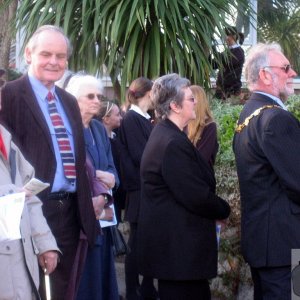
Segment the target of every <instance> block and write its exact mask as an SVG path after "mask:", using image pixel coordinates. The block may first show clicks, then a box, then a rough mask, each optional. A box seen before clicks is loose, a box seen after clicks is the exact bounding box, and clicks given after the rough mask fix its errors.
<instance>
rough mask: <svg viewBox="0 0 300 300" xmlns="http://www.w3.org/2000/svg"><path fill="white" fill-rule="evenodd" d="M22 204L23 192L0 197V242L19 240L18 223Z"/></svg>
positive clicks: (23, 199) (23, 200)
mask: <svg viewBox="0 0 300 300" xmlns="http://www.w3.org/2000/svg"><path fill="white" fill-rule="evenodd" d="M24 202H25V193H24V192H22V193H15V194H8V195H6V196H3V197H0V241H5V240H16V239H20V238H21V233H20V221H21V215H22V212H23V208H24Z"/></svg>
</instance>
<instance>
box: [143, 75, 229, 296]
mask: <svg viewBox="0 0 300 300" xmlns="http://www.w3.org/2000/svg"><path fill="white" fill-rule="evenodd" d="M151 95H152V99H153V103H154V106H155V109H156V113H157V116H158V117H159V118H160V119H161V121H160V122H159V123H158V124H157V125H156V126H155V127H154V129H153V131H152V132H151V135H150V137H149V140H148V142H147V145H146V147H145V150H144V153H143V156H142V161H141V190H142V192H141V206H140V214H139V221H138V222H139V223H138V224H139V225H138V236H137V240H138V246H137V249H138V264H139V270H140V272H141V274H142V275H144V276H150V277H153V278H157V279H158V293H159V299H161V300H167V299H172V300H177V299H178V300H181V299H189V300H194V299H195V300H196V299H197V300H199V299H203V300H204V299H210V298H211V296H210V289H209V282H208V279H211V278H213V277H215V276H216V274H217V237H216V222H215V220H216V219H225V218H227V217H228V216H229V213H230V207H229V205H228V203H227V202H226V201H225V200H223V199H221V198H220V197H218V196H217V195H216V194H215V184H216V182H215V178H214V173H213V170H212V168H211V167H210V166H209V165H208V164H207V162H206V161H205V160H204V159H203V157H202V156H201V155H200V154H199V152H198V150H197V149H196V148H195V147H194V145H193V144H192V143H191V142H190V140H189V139H188V137H187V135H186V133H185V132H184V128H185V127H186V126H187V125H188V123H189V121H191V120H194V119H195V118H196V114H195V105H196V101H197V100H196V99H195V98H194V96H193V93H192V91H191V89H190V82H189V80H188V79H186V78H182V77H180V76H179V75H178V74H168V75H165V76H162V77H160V78H158V79H156V80H155V82H154V84H153V87H152V90H151Z"/></svg>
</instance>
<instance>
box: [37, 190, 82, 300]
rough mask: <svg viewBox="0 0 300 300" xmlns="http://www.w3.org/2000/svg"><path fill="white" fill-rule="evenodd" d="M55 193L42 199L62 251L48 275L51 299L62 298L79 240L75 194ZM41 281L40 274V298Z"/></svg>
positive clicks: (42, 291) (42, 285)
mask: <svg viewBox="0 0 300 300" xmlns="http://www.w3.org/2000/svg"><path fill="white" fill-rule="evenodd" d="M56 194H57V197H56V198H55V197H51V198H50V199H47V200H45V201H43V213H44V216H45V218H46V220H47V222H48V225H49V227H50V229H51V231H52V233H53V235H54V237H55V239H56V242H57V245H58V247H59V249H60V251H61V252H62V255H61V256H60V261H59V263H58V264H57V267H56V269H55V271H54V272H53V273H52V274H51V275H50V288H51V299H52V300H63V299H65V295H66V292H67V288H68V284H69V280H70V276H71V271H72V267H73V263H74V259H75V255H76V250H77V245H78V241H79V224H78V220H77V209H76V207H77V199H76V194H71V195H70V196H66V195H65V194H64V193H53V195H54V196H56ZM60 195H61V196H60ZM43 281H44V276H43V274H41V288H40V293H41V297H42V299H46V295H45V290H44V284H43Z"/></svg>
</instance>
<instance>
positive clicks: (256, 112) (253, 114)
mask: <svg viewBox="0 0 300 300" xmlns="http://www.w3.org/2000/svg"><path fill="white" fill-rule="evenodd" d="M273 107H276V108H281V107H280V106H279V105H264V106H262V107H260V108H258V109H256V110H255V111H254V112H253V113H252V114H251V115H250V116H249V117H247V118H246V119H245V121H244V122H243V123H242V124H237V126H236V128H235V132H237V133H240V132H241V131H242V130H243V129H244V128H245V127H246V126H248V125H249V122H250V120H251V119H253V118H254V117H256V116H258V115H259V114H260V113H261V112H262V111H263V110H265V109H267V108H273Z"/></svg>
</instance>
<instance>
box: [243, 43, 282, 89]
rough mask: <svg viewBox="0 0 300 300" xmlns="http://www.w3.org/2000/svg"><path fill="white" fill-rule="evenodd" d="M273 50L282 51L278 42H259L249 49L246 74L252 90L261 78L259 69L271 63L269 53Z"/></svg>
mask: <svg viewBox="0 0 300 300" xmlns="http://www.w3.org/2000/svg"><path fill="white" fill-rule="evenodd" d="M272 51H276V52H280V53H282V50H281V47H280V45H279V44H277V43H271V44H263V43H259V44H257V45H255V46H253V47H252V48H251V49H250V50H249V52H248V54H247V57H246V61H245V65H244V74H245V78H246V81H247V83H248V88H249V90H250V91H252V90H253V89H255V85H256V83H257V81H258V79H259V71H260V70H261V69H262V68H263V67H266V66H268V65H270V61H269V53H270V52H272Z"/></svg>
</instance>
